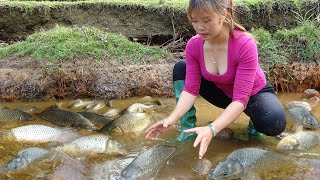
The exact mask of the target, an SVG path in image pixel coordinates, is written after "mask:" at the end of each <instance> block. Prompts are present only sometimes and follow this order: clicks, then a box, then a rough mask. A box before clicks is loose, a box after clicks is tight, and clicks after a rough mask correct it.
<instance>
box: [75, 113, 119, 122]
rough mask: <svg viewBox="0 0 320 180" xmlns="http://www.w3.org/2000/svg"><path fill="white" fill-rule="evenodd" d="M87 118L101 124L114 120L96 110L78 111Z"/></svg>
mask: <svg viewBox="0 0 320 180" xmlns="http://www.w3.org/2000/svg"><path fill="white" fill-rule="evenodd" d="M78 113H79V114H81V115H82V116H84V117H85V118H87V119H89V120H90V121H91V122H92V123H94V124H98V125H99V124H101V125H106V124H108V123H109V122H111V121H113V119H111V118H108V117H105V116H102V115H100V114H97V113H94V112H78Z"/></svg>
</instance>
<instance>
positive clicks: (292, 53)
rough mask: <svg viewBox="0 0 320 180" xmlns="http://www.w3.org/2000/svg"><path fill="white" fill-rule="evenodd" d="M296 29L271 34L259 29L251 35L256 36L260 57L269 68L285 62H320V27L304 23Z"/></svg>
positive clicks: (313, 23) (315, 24)
mask: <svg viewBox="0 0 320 180" xmlns="http://www.w3.org/2000/svg"><path fill="white" fill-rule="evenodd" d="M301 23H302V25H301V26H298V27H296V28H294V29H281V30H278V31H277V32H275V33H274V34H271V33H270V32H268V31H266V30H263V29H257V30H255V31H252V32H251V33H252V34H253V35H254V36H256V38H257V40H258V41H259V43H258V50H259V57H260V59H261V60H262V62H261V63H262V64H264V65H267V66H268V68H270V67H272V66H273V65H274V64H277V63H285V62H305V63H309V62H315V61H317V62H319V60H320V41H319V39H320V26H319V25H318V24H317V22H316V21H304V22H301Z"/></svg>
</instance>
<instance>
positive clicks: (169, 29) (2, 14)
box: [0, 1, 320, 41]
mask: <svg viewBox="0 0 320 180" xmlns="http://www.w3.org/2000/svg"><path fill="white" fill-rule="evenodd" d="M319 9H320V7H319V2H317V1H305V2H301V7H300V8H299V7H298V6H297V5H294V4H293V3H291V2H289V3H285V2H283V3H277V2H274V3H262V2H261V3H258V4H256V5H239V6H238V7H237V10H236V12H237V16H238V20H239V22H241V23H242V24H243V25H244V26H245V27H246V28H247V29H248V30H251V29H252V28H264V29H268V30H269V31H274V30H277V29H280V28H281V27H286V28H291V27H295V26H296V25H297V23H298V22H299V20H298V19H297V16H298V15H301V17H304V16H308V17H309V16H310V15H311V16H310V18H314V17H315V16H316V14H318V13H319ZM312 14H313V15H314V16H312ZM279 17H281V18H279ZM56 24H59V25H63V26H93V27H98V28H101V29H105V30H107V31H109V32H112V33H121V34H123V35H125V36H127V37H135V38H142V37H148V38H151V37H154V36H161V37H162V36H165V37H166V36H172V35H174V34H175V33H179V34H181V35H182V36H183V37H190V36H192V35H193V34H194V31H193V28H192V27H191V26H190V23H189V21H188V19H187V16H186V13H185V11H184V10H173V9H172V8H169V7H159V8H158V9H150V8H146V7H143V6H139V5H132V6H131V5H127V6H124V5H122V6H120V5H114V4H107V3H92V2H79V3H75V4H61V5H55V6H50V7H49V6H48V5H46V4H39V5H37V6H36V7H33V9H29V8H28V7H26V6H25V5H19V6H15V5H12V4H9V3H8V5H6V4H5V3H4V4H3V5H1V4H0V29H1V31H0V40H4V41H8V40H17V39H24V38H25V37H26V36H28V35H30V34H33V33H35V32H37V31H39V30H40V29H51V28H53V27H54V26H55V25H56Z"/></svg>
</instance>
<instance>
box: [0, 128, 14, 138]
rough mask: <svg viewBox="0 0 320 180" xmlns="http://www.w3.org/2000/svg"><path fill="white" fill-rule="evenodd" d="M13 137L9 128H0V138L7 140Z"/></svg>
mask: <svg viewBox="0 0 320 180" xmlns="http://www.w3.org/2000/svg"><path fill="white" fill-rule="evenodd" d="M10 137H13V133H12V132H11V131H10V130H0V139H5V140H8V139H9V138H10Z"/></svg>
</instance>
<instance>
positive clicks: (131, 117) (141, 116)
mask: <svg viewBox="0 0 320 180" xmlns="http://www.w3.org/2000/svg"><path fill="white" fill-rule="evenodd" d="M150 123H151V116H150V115H149V114H147V113H130V114H125V115H122V116H120V117H118V118H117V119H115V120H113V121H111V122H110V123H109V124H107V125H105V126H103V127H102V128H101V129H100V130H99V132H101V133H114V134H118V135H121V134H125V133H131V132H134V133H140V132H141V131H142V130H144V129H145V128H147V127H148V126H149V125H150Z"/></svg>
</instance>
